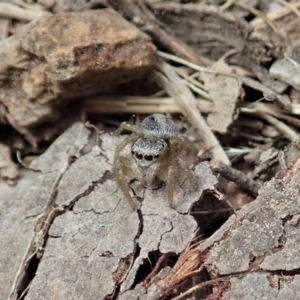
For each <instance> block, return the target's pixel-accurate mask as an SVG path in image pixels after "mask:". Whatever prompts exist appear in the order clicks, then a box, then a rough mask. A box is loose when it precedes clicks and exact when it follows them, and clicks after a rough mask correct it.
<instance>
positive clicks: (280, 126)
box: [258, 112, 299, 142]
mask: <svg viewBox="0 0 300 300" xmlns="http://www.w3.org/2000/svg"><path fill="white" fill-rule="evenodd" d="M258 115H259V116H260V117H261V118H263V119H264V120H266V121H267V122H269V123H270V124H271V125H273V126H274V127H275V128H276V129H277V130H278V131H279V132H281V133H282V134H283V135H284V136H285V137H286V138H288V139H289V140H290V141H292V142H293V141H296V140H298V139H299V135H298V134H297V133H296V132H295V131H294V130H293V129H292V128H290V127H289V126H287V125H286V124H284V123H283V122H281V121H279V120H278V119H276V118H274V117H272V116H270V115H268V114H265V113H260V112H258Z"/></svg>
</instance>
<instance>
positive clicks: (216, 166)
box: [210, 160, 261, 197]
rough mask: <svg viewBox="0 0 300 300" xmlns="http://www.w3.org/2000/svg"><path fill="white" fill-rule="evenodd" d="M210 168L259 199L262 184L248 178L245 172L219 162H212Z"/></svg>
mask: <svg viewBox="0 0 300 300" xmlns="http://www.w3.org/2000/svg"><path fill="white" fill-rule="evenodd" d="M210 166H211V167H212V169H213V170H214V171H215V172H217V173H220V174H221V176H223V177H224V178H225V179H227V180H230V181H233V182H235V183H236V184H237V185H239V186H240V187H241V188H242V189H244V190H245V191H247V192H249V193H250V194H251V195H252V196H254V197H257V195H258V190H259V189H260V188H261V184H259V183H258V182H256V181H253V180H252V179H250V178H248V177H247V175H245V174H244V173H243V172H241V171H239V170H236V169H233V168H231V167H230V166H227V165H226V164H224V163H223V162H221V161H218V160H212V161H211V163H210Z"/></svg>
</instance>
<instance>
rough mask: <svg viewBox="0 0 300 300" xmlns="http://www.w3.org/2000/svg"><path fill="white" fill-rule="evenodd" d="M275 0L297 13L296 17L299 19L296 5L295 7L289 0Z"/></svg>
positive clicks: (299, 15) (299, 14) (299, 13)
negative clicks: (287, 0)
mask: <svg viewBox="0 0 300 300" xmlns="http://www.w3.org/2000/svg"><path fill="white" fill-rule="evenodd" d="M275 2H278V3H280V4H281V5H283V6H285V7H288V8H289V9H290V10H291V11H293V12H294V13H295V15H297V17H298V18H299V19H300V12H299V10H298V8H297V7H295V6H294V5H292V4H291V3H289V2H286V1H284V0H275Z"/></svg>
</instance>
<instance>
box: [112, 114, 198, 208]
mask: <svg viewBox="0 0 300 300" xmlns="http://www.w3.org/2000/svg"><path fill="white" fill-rule="evenodd" d="M122 130H128V131H131V132H132V134H131V135H130V136H128V137H127V138H126V139H125V140H124V141H123V142H122V143H121V144H120V145H119V146H118V147H117V149H116V153H115V161H114V167H115V172H116V180H117V182H118V184H119V186H120V188H121V190H122V191H123V193H124V195H125V196H126V198H127V200H128V202H129V204H130V205H131V206H132V208H133V209H135V208H136V205H135V203H134V201H133V199H132V197H131V195H130V187H129V185H128V181H129V180H131V179H138V180H139V182H140V183H141V184H142V185H143V186H144V187H146V188H148V189H156V188H159V187H160V186H161V185H162V184H163V183H164V182H165V183H166V186H167V193H168V201H169V204H170V206H171V207H172V205H173V194H174V190H175V176H176V174H177V172H178V171H179V170H182V171H183V172H184V173H185V174H186V175H187V176H188V177H189V178H190V179H191V178H192V177H193V175H192V172H191V170H190V168H189V165H188V164H187V163H186V161H185V159H183V157H182V154H183V153H185V155H187V156H191V157H192V159H193V160H194V159H195V157H196V155H197V150H196V148H195V147H194V145H193V144H192V143H191V142H190V141H189V140H188V139H187V138H186V137H183V136H179V135H178V130H177V127H176V125H175V123H174V122H173V121H172V120H171V119H169V118H167V117H166V116H164V115H162V114H153V115H151V116H149V117H147V118H145V119H144V120H143V122H142V123H141V125H140V126H136V125H130V124H127V123H123V124H121V126H120V128H119V129H118V130H117V132H116V133H117V134H119V133H120V132H121V131H122ZM130 143H131V144H132V146H131V155H132V160H130V159H129V158H127V157H124V156H121V151H122V150H123V149H124V148H125V147H126V146H127V145H128V144H130Z"/></svg>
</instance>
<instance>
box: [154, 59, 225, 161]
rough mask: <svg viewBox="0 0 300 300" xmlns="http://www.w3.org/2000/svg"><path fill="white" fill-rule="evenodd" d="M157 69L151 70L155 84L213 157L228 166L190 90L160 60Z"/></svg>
mask: <svg viewBox="0 0 300 300" xmlns="http://www.w3.org/2000/svg"><path fill="white" fill-rule="evenodd" d="M157 68H158V70H159V71H158V70H153V75H154V78H155V80H156V82H157V84H159V85H160V86H162V87H163V88H164V89H165V91H166V92H167V93H168V94H169V95H170V96H171V97H172V98H173V99H174V100H175V102H176V103H177V105H178V106H179V107H180V108H181V111H182V113H183V114H184V115H185V116H186V117H187V119H188V121H189V122H190V123H191V124H192V125H193V126H194V127H195V129H196V130H197V133H198V134H199V136H200V138H201V139H202V140H203V142H204V143H205V144H206V145H207V146H208V147H212V155H213V157H214V158H216V159H218V160H220V161H222V162H223V163H225V164H227V165H230V160H229V159H228V157H227V155H226V153H225V151H224V150H223V148H222V147H221V145H220V144H219V141H218V140H217V138H216V137H215V135H214V134H213V133H212V131H211V130H210V128H209V127H208V125H207V124H206V122H205V120H204V119H203V117H202V115H201V114H200V112H199V110H198V108H197V101H196V99H195V97H194V95H193V94H192V92H191V91H190V89H189V88H188V87H187V86H186V85H185V84H184V82H183V81H182V79H181V78H180V77H179V76H178V75H177V74H176V73H175V72H174V71H173V69H172V67H171V66H170V65H168V64H167V63H165V62H162V61H161V60H160V61H159V62H158V63H157Z"/></svg>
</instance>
